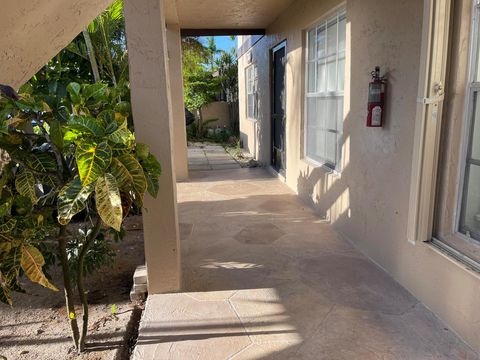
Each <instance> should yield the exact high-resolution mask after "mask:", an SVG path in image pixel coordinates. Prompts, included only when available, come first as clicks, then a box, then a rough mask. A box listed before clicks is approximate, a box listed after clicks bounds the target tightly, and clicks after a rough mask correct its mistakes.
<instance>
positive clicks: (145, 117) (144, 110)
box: [124, 0, 181, 294]
mask: <svg viewBox="0 0 480 360" xmlns="http://www.w3.org/2000/svg"><path fill="white" fill-rule="evenodd" d="M163 6H164V5H163V0H126V1H125V5H124V7H125V24H126V33H127V46H128V57H129V64H130V86H131V102H132V111H133V119H134V123H135V135H136V137H137V140H138V141H140V142H144V143H146V144H148V145H149V146H150V151H151V152H152V153H153V154H154V155H155V156H156V157H157V159H158V160H159V161H160V163H161V165H162V176H161V177H160V190H159V192H158V196H157V198H156V199H153V198H151V197H150V196H148V195H147V196H146V198H145V203H144V207H145V209H144V210H143V231H144V242H145V260H146V265H147V273H148V291H149V293H150V294H155V293H162V292H171V291H177V290H179V289H180V282H181V268H180V243H179V235H178V218H177V199H176V195H177V194H176V184H175V183H176V179H175V171H174V166H173V151H172V149H173V121H172V110H171V109H172V106H171V99H170V80H169V70H168V57H167V38H166V27H165V14H164V7H163Z"/></svg>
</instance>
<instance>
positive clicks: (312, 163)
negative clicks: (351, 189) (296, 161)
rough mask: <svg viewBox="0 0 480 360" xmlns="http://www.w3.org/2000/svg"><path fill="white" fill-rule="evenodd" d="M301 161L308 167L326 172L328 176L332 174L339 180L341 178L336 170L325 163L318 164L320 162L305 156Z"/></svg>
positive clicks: (340, 174)
mask: <svg viewBox="0 0 480 360" xmlns="http://www.w3.org/2000/svg"><path fill="white" fill-rule="evenodd" d="M302 160H303V161H305V163H306V164H308V165H310V166H313V167H314V168H322V169H324V170H325V171H326V172H328V173H329V174H333V175H335V176H338V177H340V178H341V177H342V173H341V172H340V171H338V170H337V169H334V168H333V167H332V166H330V164H328V163H327V162H320V161H318V160H315V159H312V158H311V157H308V156H305V157H304V158H303V159H302Z"/></svg>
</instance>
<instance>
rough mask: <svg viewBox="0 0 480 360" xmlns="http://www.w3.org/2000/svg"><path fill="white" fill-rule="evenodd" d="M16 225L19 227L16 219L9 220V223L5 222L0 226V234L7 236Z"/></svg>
mask: <svg viewBox="0 0 480 360" xmlns="http://www.w3.org/2000/svg"><path fill="white" fill-rule="evenodd" d="M15 225H17V220H15V219H8V221H6V222H3V223H1V224H0V234H7V233H9V232H10V231H12V230H13V229H15Z"/></svg>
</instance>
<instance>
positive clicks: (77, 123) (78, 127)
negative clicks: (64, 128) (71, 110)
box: [68, 116, 105, 137]
mask: <svg viewBox="0 0 480 360" xmlns="http://www.w3.org/2000/svg"><path fill="white" fill-rule="evenodd" d="M68 127H69V128H70V129H72V130H75V131H78V132H82V133H89V134H92V135H95V136H99V137H100V136H103V135H104V134H105V129H104V128H103V127H102V125H101V124H100V122H99V121H97V120H96V119H95V118H92V117H88V116H72V117H71V118H70V120H69V121H68Z"/></svg>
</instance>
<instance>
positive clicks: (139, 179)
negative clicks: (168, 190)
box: [112, 154, 147, 196]
mask: <svg viewBox="0 0 480 360" xmlns="http://www.w3.org/2000/svg"><path fill="white" fill-rule="evenodd" d="M112 173H113V174H114V175H115V178H116V180H117V182H118V184H119V186H120V188H122V189H123V188H127V189H128V188H129V187H128V185H127V184H129V186H130V188H133V189H134V190H135V192H137V193H138V194H140V195H142V196H143V194H144V193H145V190H146V189H147V180H146V178H145V173H144V172H143V168H142V165H140V163H139V162H138V161H137V159H135V157H134V156H132V155H128V154H126V155H122V156H119V157H118V158H114V162H113V163H112Z"/></svg>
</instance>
